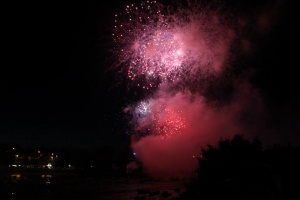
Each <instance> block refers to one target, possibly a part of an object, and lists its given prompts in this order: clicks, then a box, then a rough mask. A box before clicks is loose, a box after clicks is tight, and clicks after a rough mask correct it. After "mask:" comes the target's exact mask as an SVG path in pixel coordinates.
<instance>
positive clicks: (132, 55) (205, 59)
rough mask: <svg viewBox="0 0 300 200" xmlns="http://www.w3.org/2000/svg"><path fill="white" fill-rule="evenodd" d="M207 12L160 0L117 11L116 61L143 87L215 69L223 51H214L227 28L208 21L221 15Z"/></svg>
mask: <svg viewBox="0 0 300 200" xmlns="http://www.w3.org/2000/svg"><path fill="white" fill-rule="evenodd" d="M198 7H199V6H198ZM203 15H205V14H203V13H201V14H200V12H199V10H197V9H196V8H193V7H192V6H191V7H190V8H189V9H184V8H181V7H178V8H177V9H175V8H172V7H167V6H164V5H162V4H161V3H158V2H156V1H146V2H141V3H140V4H130V5H127V6H126V12H125V13H121V14H116V15H115V25H114V32H113V34H112V36H113V40H114V42H115V47H114V50H113V51H114V53H115V55H117V56H118V60H117V63H118V64H117V65H119V66H121V67H122V70H123V71H125V74H126V76H127V78H129V79H130V80H131V81H132V82H133V83H135V84H136V85H137V86H140V87H143V88H145V89H149V88H151V87H159V86H160V84H161V83H162V82H171V83H172V82H176V81H178V80H180V77H181V76H190V75H191V74H193V75H195V74H197V71H199V70H202V71H203V69H204V70H205V71H210V72H214V71H216V69H217V67H218V65H219V63H220V62H221V60H222V59H223V57H224V55H221V53H220V52H218V51H216V49H220V46H222V45H223V44H221V43H220V38H221V35H222V34H223V35H224V33H220V32H219V30H218V29H216V28H209V27H208V24H210V23H218V20H217V19H207V17H205V16H203ZM212 20H213V22H212ZM209 35H210V36H209Z"/></svg>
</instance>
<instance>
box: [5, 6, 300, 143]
mask: <svg viewBox="0 0 300 200" xmlns="http://www.w3.org/2000/svg"><path fill="white" fill-rule="evenodd" d="M117 2H118V1H110V3H106V4H104V3H101V2H99V3H97V4H88V3H75V2H72V3H70V4H67V3H64V4H57V3H52V2H51V3H46V2H43V3H40V4H39V3H34V4H28V3H15V4H9V5H4V6H3V9H4V11H5V14H4V16H3V17H2V24H1V27H2V28H1V29H2V31H1V32H2V33H4V35H2V43H3V44H4V45H3V47H4V49H3V51H4V54H2V56H3V58H2V63H1V85H0V142H13V143H17V144H21V145H27V146H29V145H35V146H41V145H45V146H99V145H103V144H106V143H116V144H118V143H123V142H124V141H126V139H127V138H128V136H127V135H126V130H127V129H126V120H125V119H123V117H122V113H121V111H122V106H124V105H125V102H126V98H127V96H126V94H127V93H126V91H125V90H124V88H126V86H122V85H120V86H115V85H116V84H115V82H117V81H116V80H115V77H114V74H113V73H112V72H110V71H108V72H106V70H107V68H108V67H109V66H110V64H111V63H110V62H109V61H106V60H107V58H108V56H109V54H108V53H107V52H108V49H109V48H111V47H112V39H111V38H110V30H111V27H112V26H113V25H112V23H113V21H112V20H113V14H114V12H115V11H118V7H121V5H119V4H118V3H117ZM228 2H231V3H235V1H228ZM257 2H259V1H257ZM283 2H285V4H284V5H285V7H284V9H283V11H282V14H281V15H282V17H281V20H280V21H279V22H278V23H277V24H276V25H275V26H274V28H273V30H272V32H271V33H270V35H269V36H268V37H267V38H266V39H265V40H264V42H263V44H261V47H260V49H259V50H258V51H257V53H256V54H255V55H254V56H253V58H252V62H253V65H255V66H256V68H257V70H258V73H257V74H256V75H255V77H254V78H253V83H254V84H255V85H256V86H257V87H258V88H260V89H261V91H262V93H263V96H264V98H265V101H266V102H267V105H268V110H269V112H270V113H271V115H272V120H273V121H274V124H278V123H279V122H280V123H281V122H282V124H284V125H282V126H288V127H289V128H291V129H297V128H298V132H299V124H300V120H299V104H298V102H299V101H300V97H299V96H300V95H299V91H300V89H299V85H300V84H299V73H298V72H297V69H298V68H299V59H298V58H299V55H298V54H299V53H298V52H299V50H298V48H299V43H298V40H299V39H298V37H299V35H300V34H299V30H298V25H299V14H298V10H297V6H294V5H292V3H291V2H289V1H283Z"/></svg>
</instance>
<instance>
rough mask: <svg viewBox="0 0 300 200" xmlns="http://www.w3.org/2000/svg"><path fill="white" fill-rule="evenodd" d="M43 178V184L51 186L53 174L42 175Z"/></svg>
mask: <svg viewBox="0 0 300 200" xmlns="http://www.w3.org/2000/svg"><path fill="white" fill-rule="evenodd" d="M41 177H42V180H43V183H44V184H45V185H50V184H51V181H52V175H51V174H46V175H45V174H42V175H41Z"/></svg>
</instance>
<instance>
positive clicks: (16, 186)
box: [0, 172, 184, 200]
mask: <svg viewBox="0 0 300 200" xmlns="http://www.w3.org/2000/svg"><path fill="white" fill-rule="evenodd" d="M0 184H1V185H0V199H9V200H19V199H20V200H21V199H22V200H24V199H31V200H35V199H36V200H48V199H49V200H50V199H51V200H53V199H68V200H69V199H72V200H102V199H105V200H116V199H118V200H131V199H143V200H150V199H151V200H155V199H172V198H173V199H174V198H175V197H177V196H178V194H179V193H181V192H182V191H183V190H184V189H183V188H184V183H183V182H182V181H154V180H149V179H138V178H127V177H122V178H101V177H99V176H93V175H82V174H76V173H70V172H62V173H43V172H30V173H29V172H26V173H24V172H23V173H17V172H15V173H8V174H1V183H0Z"/></svg>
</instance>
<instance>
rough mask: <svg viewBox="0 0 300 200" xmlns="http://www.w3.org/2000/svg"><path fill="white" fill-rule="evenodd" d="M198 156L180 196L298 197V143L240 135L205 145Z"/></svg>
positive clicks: (230, 197) (299, 166) (299, 157)
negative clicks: (268, 143)
mask: <svg viewBox="0 0 300 200" xmlns="http://www.w3.org/2000/svg"><path fill="white" fill-rule="evenodd" d="M201 152H202V153H201V156H200V157H199V158H198V161H199V167H198V169H197V173H196V174H197V176H196V177H195V179H194V180H192V181H191V182H190V183H189V184H188V186H187V189H186V192H184V193H183V194H182V195H181V197H180V199H203V200H205V199H231V200H232V199H239V200H240V199H269V200H273V199H274V200H277V199H278V200H279V199H292V198H293V199H295V197H296V196H298V197H299V194H298V191H297V189H296V188H298V189H299V188H300V187H299V185H300V184H299V170H300V165H299V159H300V152H299V147H298V148H294V147H291V146H281V145H275V146H273V147H269V148H268V149H263V148H262V145H261V143H260V141H259V140H258V139H255V140H253V141H249V140H247V139H245V138H244V137H243V136H242V135H236V136H235V137H233V138H232V139H231V140H229V139H221V140H220V141H219V143H218V145H217V146H211V145H208V146H207V148H203V149H202V150H201Z"/></svg>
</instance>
